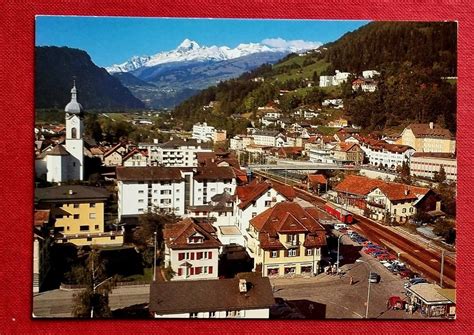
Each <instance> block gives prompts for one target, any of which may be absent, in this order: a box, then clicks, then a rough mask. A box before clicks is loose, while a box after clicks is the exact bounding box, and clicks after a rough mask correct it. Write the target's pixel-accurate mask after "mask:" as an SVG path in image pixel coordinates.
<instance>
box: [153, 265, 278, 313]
mask: <svg viewBox="0 0 474 335" xmlns="http://www.w3.org/2000/svg"><path fill="white" fill-rule="evenodd" d="M274 303H275V299H274V298H273V290H272V286H271V284H270V280H269V279H268V278H267V277H262V276H261V275H259V274H257V273H239V274H238V275H237V276H236V277H235V278H231V279H211V280H182V281H169V282H157V281H155V282H152V283H151V285H150V304H149V311H150V313H152V315H153V316H154V317H155V318H205V319H213V318H218V319H221V318H232V319H235V318H238V319H268V318H269V317H270V306H272V305H273V304H274Z"/></svg>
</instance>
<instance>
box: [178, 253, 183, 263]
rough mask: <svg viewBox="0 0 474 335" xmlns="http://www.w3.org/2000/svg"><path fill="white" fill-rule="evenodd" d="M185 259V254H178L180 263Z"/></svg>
mask: <svg viewBox="0 0 474 335" xmlns="http://www.w3.org/2000/svg"><path fill="white" fill-rule="evenodd" d="M183 259H184V252H180V253H179V254H178V261H182V260H183Z"/></svg>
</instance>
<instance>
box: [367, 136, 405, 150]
mask: <svg viewBox="0 0 474 335" xmlns="http://www.w3.org/2000/svg"><path fill="white" fill-rule="evenodd" d="M358 140H359V141H360V142H361V143H363V144H366V145H367V146H368V147H369V148H371V149H374V150H382V149H385V150H387V151H390V152H395V153H403V152H405V151H407V150H409V149H413V148H412V147H410V146H408V145H402V144H390V143H387V142H386V141H383V140H375V139H371V138H367V137H361V138H359V139H358Z"/></svg>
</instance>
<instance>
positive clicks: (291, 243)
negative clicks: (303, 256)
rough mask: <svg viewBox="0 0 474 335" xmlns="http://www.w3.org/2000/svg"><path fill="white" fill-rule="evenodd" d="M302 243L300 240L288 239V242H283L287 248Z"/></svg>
mask: <svg viewBox="0 0 474 335" xmlns="http://www.w3.org/2000/svg"><path fill="white" fill-rule="evenodd" d="M300 245H301V243H300V241H288V242H283V246H284V247H285V248H286V249H292V248H296V247H299V246H300Z"/></svg>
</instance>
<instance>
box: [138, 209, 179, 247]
mask: <svg viewBox="0 0 474 335" xmlns="http://www.w3.org/2000/svg"><path fill="white" fill-rule="evenodd" d="M138 221H139V224H138V227H137V229H136V230H135V233H134V240H135V243H136V244H137V245H138V246H140V247H145V248H146V247H147V246H152V245H153V243H154V233H155V232H156V233H157V236H156V239H157V244H158V246H160V245H161V244H162V242H163V228H164V227H165V225H166V224H167V223H175V222H176V216H175V215H174V214H170V213H165V212H164V211H163V210H161V209H158V208H154V209H153V210H152V211H148V212H147V213H144V214H141V215H140V216H139V218H138Z"/></svg>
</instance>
